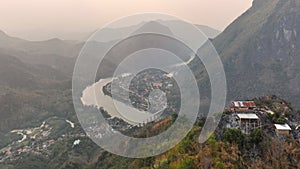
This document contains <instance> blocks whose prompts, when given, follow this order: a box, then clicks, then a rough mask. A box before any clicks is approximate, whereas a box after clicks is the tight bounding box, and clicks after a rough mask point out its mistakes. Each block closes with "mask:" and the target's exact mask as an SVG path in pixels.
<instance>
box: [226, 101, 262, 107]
mask: <svg viewBox="0 0 300 169" xmlns="http://www.w3.org/2000/svg"><path fill="white" fill-rule="evenodd" d="M232 104H233V106H234V107H256V105H255V103H254V102H253V101H233V102H232Z"/></svg>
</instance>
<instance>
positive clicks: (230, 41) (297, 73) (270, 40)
mask: <svg viewBox="0 0 300 169" xmlns="http://www.w3.org/2000/svg"><path fill="white" fill-rule="evenodd" d="M299 32H300V1H299V0H254V2H253V5H252V7H251V8H250V9H249V10H248V11H246V12H245V13H244V14H243V15H241V16H240V17H239V18H238V19H237V20H235V21H234V22H233V23H232V24H231V25H230V26H229V27H228V28H227V29H226V30H225V31H224V32H223V33H221V34H220V35H219V36H218V37H217V38H215V39H214V40H212V43H213V44H214V46H215V48H216V50H217V51H218V53H219V54H220V57H221V59H222V61H223V64H224V68H225V72H226V76H227V85H228V101H229V100H232V99H247V98H252V97H254V96H262V95H270V94H276V95H278V96H280V97H282V98H284V99H286V100H287V101H289V102H293V103H294V105H296V106H298V107H299V105H300V99H299V96H300V67H299V66H298V65H300V38H299ZM201 50H203V49H199V52H200V51H201Z"/></svg>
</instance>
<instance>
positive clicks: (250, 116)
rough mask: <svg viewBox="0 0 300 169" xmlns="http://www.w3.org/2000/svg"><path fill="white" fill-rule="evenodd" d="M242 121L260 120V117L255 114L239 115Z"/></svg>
mask: <svg viewBox="0 0 300 169" xmlns="http://www.w3.org/2000/svg"><path fill="white" fill-rule="evenodd" d="M237 116H238V117H239V118H240V119H259V117H258V116H257V115H256V114H254V113H249V114H237Z"/></svg>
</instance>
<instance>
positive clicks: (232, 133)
mask: <svg viewBox="0 0 300 169" xmlns="http://www.w3.org/2000/svg"><path fill="white" fill-rule="evenodd" d="M244 139H245V136H244V135H243V133H242V131H241V130H239V129H227V130H226V131H225V133H224V134H223V140H224V141H225V142H229V143H231V144H233V143H234V144H238V145H240V146H241V145H242V144H243V142H244Z"/></svg>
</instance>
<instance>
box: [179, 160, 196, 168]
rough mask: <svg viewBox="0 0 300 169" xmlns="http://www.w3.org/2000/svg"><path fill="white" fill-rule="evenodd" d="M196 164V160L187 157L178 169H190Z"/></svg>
mask: <svg viewBox="0 0 300 169" xmlns="http://www.w3.org/2000/svg"><path fill="white" fill-rule="evenodd" d="M193 166H194V160H193V159H189V158H185V159H184V160H183V162H181V163H180V164H179V166H178V169H188V168H193Z"/></svg>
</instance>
